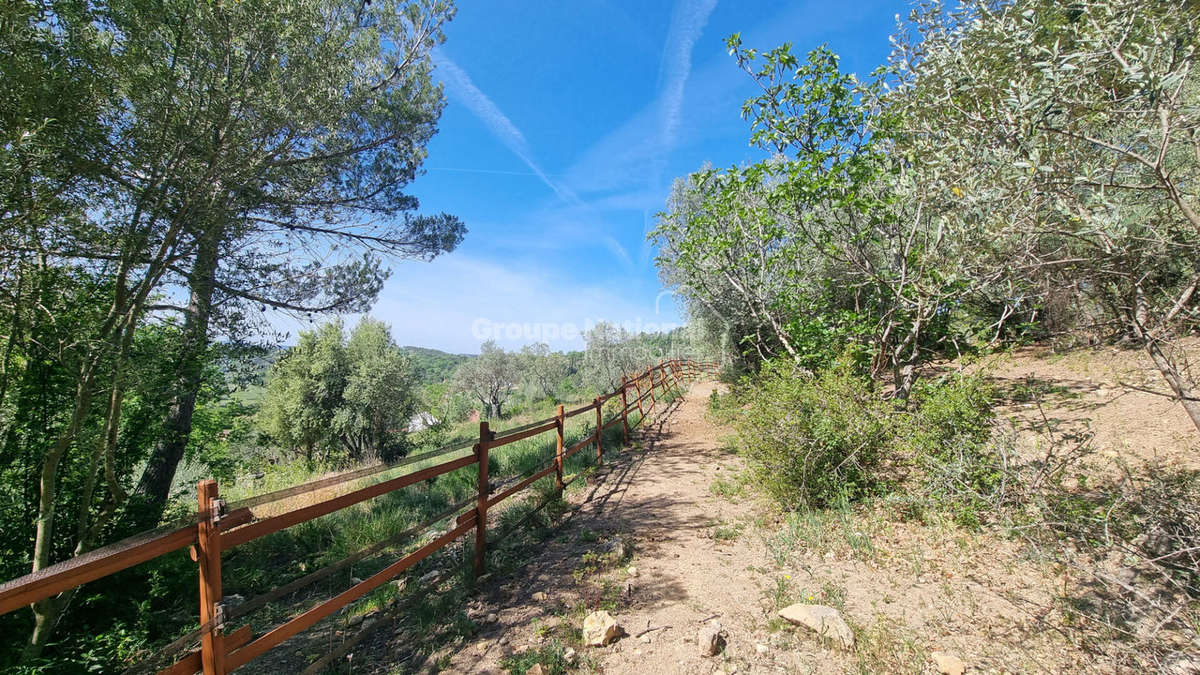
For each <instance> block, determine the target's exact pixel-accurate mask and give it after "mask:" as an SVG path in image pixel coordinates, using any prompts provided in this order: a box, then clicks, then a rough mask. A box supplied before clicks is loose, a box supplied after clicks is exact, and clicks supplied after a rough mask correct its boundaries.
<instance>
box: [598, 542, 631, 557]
mask: <svg viewBox="0 0 1200 675" xmlns="http://www.w3.org/2000/svg"><path fill="white" fill-rule="evenodd" d="M605 549H606V550H607V551H608V553H609V554H610V555H612V556H613V557H614V558H616V559H618V560H622V559H624V558H628V557H629V555H630V554H631V553H632V552H633V551H632V550H631V549H630V546H629V543H628V542H626V541H625V540H624V539H620V538H618V539H613V540H612V541H610V542H608V546H606V547H605Z"/></svg>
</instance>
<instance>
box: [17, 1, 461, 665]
mask: <svg viewBox="0 0 1200 675" xmlns="http://www.w3.org/2000/svg"><path fill="white" fill-rule="evenodd" d="M0 12H3V13H2V14H0V41H3V47H4V49H3V54H4V56H3V59H2V60H0V69H2V70H3V76H2V77H0V81H2V82H3V85H0V86H3V88H4V89H3V92H2V93H3V94H5V96H3V97H2V98H3V99H4V102H3V103H2V104H0V106H3V107H2V108H0V123H2V124H3V129H0V138H2V139H3V142H0V146H3V147H2V148H0V166H2V167H3V168H4V177H3V179H0V199H3V200H4V202H3V204H2V205H0V219H2V220H3V222H4V224H5V226H6V232H9V231H11V232H12V236H10V237H6V241H5V242H4V243H3V244H0V278H3V279H4V280H5V282H6V283H5V284H4V287H5V291H4V292H3V293H0V296H4V297H3V298H0V312H2V313H4V314H5V315H6V316H5V317H4V318H3V319H0V320H2V321H4V323H5V324H6V326H9V325H10V326H12V327H13V328H14V329H15V330H10V331H6V340H5V345H4V354H5V356H4V363H5V365H4V374H3V376H2V377H0V399H4V400H0V414H4V415H10V414H11V415H16V416H19V415H20V414H21V413H20V411H13V410H12V409H13V407H14V403H13V400H12V399H9V398H8V397H9V392H12V391H17V390H20V389H24V386H23V385H22V384H21V383H20V382H18V380H19V379H27V378H35V377H38V376H39V375H40V374H41V373H39V372H37V370H38V369H36V368H35V369H32V370H31V369H26V368H23V367H22V366H21V365H20V364H18V358H21V359H22V360H23V355H24V354H25V353H29V352H32V351H38V350H41V349H42V347H41V345H34V344H33V343H32V340H34V339H36V338H35V337H34V336H35V335H37V334H39V333H42V332H44V331H46V330H50V331H52V332H57V331H59V330H60V327H62V326H64V325H65V324H66V323H70V322H65V321H62V320H61V319H62V317H63V316H65V314H68V313H71V312H72V311H74V310H76V309H81V308H80V307H78V302H79V301H81V300H84V299H86V301H87V302H88V303H89V307H88V308H87V312H84V313H82V314H80V316H81V318H82V316H83V314H86V315H87V321H83V322H79V323H76V325H75V330H74V332H73V333H72V334H70V335H68V334H65V333H62V334H60V335H59V336H58V338H57V342H55V343H51V344H49V345H48V350H47V351H48V353H49V354H50V355H51V356H52V358H53V359H54V364H55V368H56V369H57V368H58V367H59V366H61V367H65V368H68V369H70V370H71V371H72V372H73V375H72V377H71V381H72V387H73V390H74V391H73V392H72V394H71V396H70V398H69V400H67V401H63V402H61V405H60V406H59V407H58V409H57V410H58V411H60V412H59V414H56V415H55V416H54V417H53V418H52V419H48V420H46V422H47V424H46V425H45V426H43V427H42V428H41V429H40V430H39V434H40V435H42V436H44V437H46V438H52V439H53V440H52V442H47V443H44V444H37V447H39V448H40V449H39V450H38V452H39V455H38V457H37V461H38V464H39V471H38V474H37V476H36V479H35V481H36V484H37V493H38V506H37V514H36V518H35V519H34V520H35V522H36V526H35V532H34V537H33V539H34V541H33V556H32V561H31V567H32V568H33V569H34V570H35V571H36V570H40V569H42V568H44V567H46V566H48V565H50V564H51V563H52V562H54V561H55V559H58V558H61V557H63V553H62V552H63V551H67V552H69V553H68V554H67V555H74V554H77V553H79V552H82V551H85V550H87V549H88V548H90V547H92V546H94V545H95V544H96V542H97V539H96V538H95V536H99V534H100V533H101V532H103V531H105V523H106V522H107V521H109V520H111V519H112V518H114V517H115V516H116V515H117V514H119V513H121V512H122V509H123V508H125V507H126V502H127V497H128V495H129V494H130V492H131V490H130V488H131V487H132V486H131V485H129V484H128V479H129V475H128V473H119V472H117V471H116V470H114V469H115V467H116V463H115V462H114V461H113V459H112V457H113V455H114V448H116V447H117V446H118V445H120V443H121V424H122V419H123V417H124V415H123V413H122V407H123V406H124V404H125V402H126V399H127V398H128V394H129V390H130V386H131V383H132V382H133V380H132V377H131V373H132V372H134V371H135V370H136V369H137V364H133V363H132V362H131V359H132V354H133V352H134V349H133V345H134V343H135V342H136V334H137V332H138V330H139V328H140V327H141V326H142V325H144V324H145V323H146V322H151V321H159V320H162V319H163V318H165V317H167V316H171V317H172V318H175V317H178V318H179V320H180V325H181V331H180V332H179V334H178V340H179V343H180V348H179V349H178V350H171V352H170V353H172V354H173V355H174V356H175V358H176V363H175V368H174V370H175V386H174V387H172V388H170V390H169V391H170V394H169V395H170V397H171V401H170V405H169V406H168V408H167V410H166V411H165V412H164V420H163V424H162V425H161V426H160V427H159V428H160V429H161V435H160V438H159V439H158V440H157V441H156V443H155V444H154V447H153V449H152V451H151V453H150V457H149V458H148V461H147V462H146V469H145V471H144V472H143V475H142V479H141V480H140V481H139V485H138V490H136V493H137V494H138V496H139V500H138V501H139V502H142V503H143V505H144V506H146V507H147V508H138V509H133V510H131V511H128V512H130V513H133V514H135V516H138V515H139V514H146V513H149V514H150V516H149V517H145V516H141V517H144V518H145V520H138V521H137V522H149V521H151V520H156V519H157V513H158V512H159V511H160V510H161V508H162V505H163V504H164V503H165V500H166V497H167V493H168V491H169V488H170V485H171V482H172V479H173V477H174V473H175V469H176V467H177V465H178V463H179V461H180V458H181V457H182V456H184V450H185V448H186V443H187V440H188V438H189V436H190V430H191V425H192V416H193V413H194V409H195V402H196V396H197V392H198V391H200V389H201V386H202V381H203V378H204V372H205V367H204V366H205V358H206V355H207V354H208V351H209V350H208V347H209V345H210V343H211V340H212V338H213V337H214V335H218V336H223V337H225V338H243V337H246V336H247V335H249V334H253V333H254V332H256V331H257V330H259V329H261V328H264V327H265V326H266V322H265V315H264V314H263V311H264V310H266V309H267V308H276V309H280V310H284V311H291V312H297V313H309V312H321V311H338V310H341V311H350V310H362V309H364V308H365V307H366V306H367V305H369V303H370V302H371V300H372V299H373V298H374V297H375V294H376V293H377V292H378V290H379V288H380V286H381V284H382V282H383V280H384V278H385V277H386V274H387V266H386V264H387V263H388V261H390V260H396V259H402V258H428V257H431V256H433V255H436V254H438V253H440V252H443V251H446V250H450V249H453V248H454V247H455V246H456V245H457V243H458V242H459V240H460V239H461V237H462V234H463V231H464V230H463V227H462V224H461V223H460V222H459V221H458V220H457V219H456V218H454V217H452V216H448V215H444V214H443V215H432V216H430V215H417V214H416V209H417V207H418V204H417V202H416V200H415V199H413V198H412V197H411V196H410V195H406V194H405V193H404V189H405V188H406V186H407V184H408V182H409V181H411V180H412V178H413V177H414V176H415V175H416V171H417V169H418V167H419V165H420V162H421V161H422V160H423V158H424V146H425V144H426V143H427V142H428V140H429V138H430V137H431V136H432V134H433V133H434V132H435V130H436V121H437V118H438V115H439V114H440V111H441V107H442V104H443V97H442V93H441V90H440V88H438V87H436V86H435V85H434V83H433V81H432V77H431V70H432V63H431V61H430V58H429V50H430V49H431V48H432V47H433V45H435V44H436V43H437V42H438V41H440V40H441V39H442V35H441V26H442V24H443V23H444V22H445V21H447V20H449V18H450V17H451V16H452V15H453V9H452V8H451V6H450V5H449V4H448V3H444V2H436V1H430V2H425V1H424V0H413V1H412V2H403V1H400V0H385V1H383V2H375V3H361V2H355V1H350V0H307V1H305V2H279V1H276V0H249V1H246V2H238V3H200V4H196V3H191V2H185V1H183V0H171V1H168V2H165V3H163V2H155V3H147V2H144V0H114V1H113V2H106V3H82V4H81V3H74V2H66V1H58V0H48V1H46V2H41V1H34V0H26V1H25V2H18V3H9V4H8V5H5V7H4V9H3V10H0ZM10 226H11V230H10ZM8 282H11V283H8ZM9 289H13V290H14V291H19V292H15V293H12V294H9V293H8V290H9ZM38 296H41V298H42V299H43V300H52V302H41V303H40V307H39V309H38V310H37V311H36V312H30V311H27V310H28V308H31V307H35V306H38V304H39V303H38V301H36V300H35V299H34V298H36V297H38ZM93 310H94V311H93ZM35 324H40V325H35ZM27 381H28V382H29V383H30V384H32V383H33V382H34V380H32V379H28V380H27ZM4 411H9V412H4ZM7 436H9V434H7V433H6V434H5V437H7ZM96 439H100V440H99V441H97V440H96ZM28 447H34V445H30V446H28ZM83 458H86V459H83ZM78 459H82V465H83V467H85V468H83V469H82V470H83V471H84V472H85V473H86V472H87V471H92V472H93V475H98V476H99V478H97V479H96V480H95V487H96V489H95V490H94V491H93V490H89V491H87V496H88V497H89V498H91V499H94V503H92V504H88V505H81V506H79V508H72V509H71V514H70V515H68V514H66V513H64V512H62V511H61V510H60V508H59V507H60V506H61V505H63V504H67V503H70V504H71V505H72V506H74V502H73V501H72V500H73V499H74V497H75V496H74V495H65V494H63V493H62V491H61V490H60V488H61V487H62V485H61V480H62V479H64V476H65V474H63V473H62V472H63V470H67V469H70V467H72V466H75V465H76V461H77V460H78ZM87 467H90V468H87ZM85 484H87V485H91V484H92V480H91V479H87V480H86V481H85ZM135 520H137V519H136V518H135ZM93 535H95V536H93ZM71 597H72V594H71V593H66V594H64V595H62V596H59V597H58V598H52V599H48V600H45V601H43V602H40V603H38V604H37V605H36V606H35V607H34V613H35V627H34V634H33V637H32V640H31V648H30V654H31V655H34V654H36V653H37V652H39V651H40V650H41V648H42V647H43V646H44V645H45V644H46V641H47V640H48V639H49V637H50V634H51V631H52V629H53V626H54V625H55V623H56V622H57V620H58V618H59V616H60V614H61V609H62V608H64V607H65V606H66V605H67V604H68V603H69V601H70V598H71Z"/></svg>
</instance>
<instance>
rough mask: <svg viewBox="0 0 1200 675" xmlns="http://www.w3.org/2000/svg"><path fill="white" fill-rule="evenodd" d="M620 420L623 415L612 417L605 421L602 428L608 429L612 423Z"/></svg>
mask: <svg viewBox="0 0 1200 675" xmlns="http://www.w3.org/2000/svg"><path fill="white" fill-rule="evenodd" d="M620 421H621V416H620V415H617V416H616V417H614V418H612V419H611V420H609V421H607V422H605V423H604V426H603V427H601V429H607V428H609V427H611V426H612V425H614V424H617V423H619V422H620Z"/></svg>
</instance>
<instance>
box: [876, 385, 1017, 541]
mask: <svg viewBox="0 0 1200 675" xmlns="http://www.w3.org/2000/svg"><path fill="white" fill-rule="evenodd" d="M991 406H992V391H991V388H990V387H989V386H988V385H987V383H986V382H984V381H983V380H982V379H981V378H979V377H974V376H963V375H953V376H947V377H943V378H939V379H936V380H928V381H924V382H921V383H919V384H918V385H917V387H915V388H914V391H913V395H912V398H911V400H910V409H911V410H912V411H913V412H912V414H911V416H910V417H909V419H908V421H907V422H906V423H905V424H904V425H902V426H901V427H900V430H901V433H902V435H903V438H902V439H901V444H902V445H903V446H904V447H905V449H906V451H907V454H908V455H909V457H910V460H911V462H912V463H913V464H914V465H915V466H916V467H917V468H918V469H919V470H920V471H921V473H922V475H921V482H922V490H921V492H922V494H921V499H922V500H924V501H925V502H927V503H930V502H931V503H932V504H931V505H932V506H935V507H938V510H939V511H942V512H949V513H951V514H952V515H953V517H954V520H955V521H956V522H958V523H959V524H960V525H964V526H967V527H978V526H979V525H980V524H981V520H982V515H983V512H984V511H986V510H988V509H990V508H992V506H994V504H995V499H996V498H997V496H998V495H997V492H998V491H999V490H1000V489H1001V487H1002V481H1003V476H1004V473H1003V465H1002V462H1001V461H1000V457H999V454H998V453H997V452H996V448H995V446H994V445H993V444H992V443H991V442H990V440H989V439H990V437H991V432H992V425H993V423H994V422H995V413H994V412H993V411H992V407H991Z"/></svg>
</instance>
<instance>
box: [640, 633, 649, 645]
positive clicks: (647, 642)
mask: <svg viewBox="0 0 1200 675" xmlns="http://www.w3.org/2000/svg"><path fill="white" fill-rule="evenodd" d="M638 639H639V640H641V641H642V642H645V643H646V644H650V640H651V639H652V638H651V637H650V634H649V633H646V634H645V635H643V636H642V637H640V638H638Z"/></svg>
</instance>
